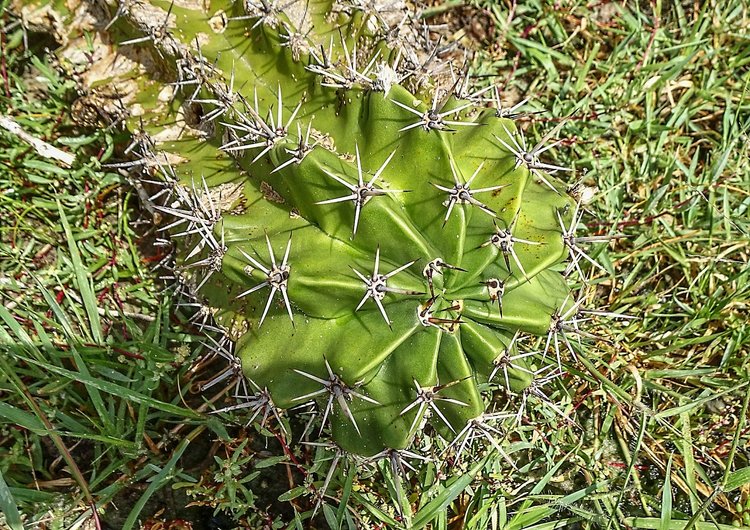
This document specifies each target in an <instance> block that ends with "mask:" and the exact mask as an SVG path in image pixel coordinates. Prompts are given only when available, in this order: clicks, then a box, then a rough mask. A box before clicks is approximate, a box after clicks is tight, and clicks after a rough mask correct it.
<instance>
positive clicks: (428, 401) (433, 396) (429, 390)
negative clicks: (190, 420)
mask: <svg viewBox="0 0 750 530" xmlns="http://www.w3.org/2000/svg"><path fill="white" fill-rule="evenodd" d="M459 382H460V381H453V382H451V383H447V384H444V385H437V386H427V387H423V386H421V385H420V384H419V382H418V381H417V380H416V379H414V386H415V387H416V389H417V398H416V399H415V400H414V401H412V402H411V403H410V404H409V405H407V406H406V407H405V408H404V409H403V410H402V411H401V412H400V413H399V416H403V415H404V414H406V413H407V412H409V411H410V410H411V409H413V408H414V407H419V408H418V409H417V414H416V416H414V421H412V422H411V427H409V433H414V432H415V429H416V427H417V425H418V424H419V421H420V420H422V418H423V416H424V414H425V413H426V412H427V411H428V410H429V411H430V412H434V413H435V414H437V415H438V417H439V418H440V419H441V420H442V421H443V423H445V425H447V426H448V428H449V429H450V430H451V432H453V433H454V434H455V433H456V430H455V429H454V428H453V425H451V424H450V422H449V421H448V419H447V418H446V417H445V415H444V414H443V412H442V411H441V410H440V408H439V407H438V406H437V404H436V403H435V402H436V401H443V402H445V403H452V404H453V405H458V406H460V407H468V406H469V405H468V404H466V403H464V402H463V401H459V400H457V399H453V398H449V397H445V396H440V395H438V393H439V392H441V391H443V390H445V389H447V388H450V387H452V386H453V385H455V384H457V383H459Z"/></svg>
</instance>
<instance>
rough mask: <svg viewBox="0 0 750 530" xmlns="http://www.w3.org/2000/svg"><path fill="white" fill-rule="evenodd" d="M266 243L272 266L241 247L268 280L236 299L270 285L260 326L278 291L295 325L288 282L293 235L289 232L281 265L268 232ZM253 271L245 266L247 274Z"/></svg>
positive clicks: (246, 256) (242, 251) (244, 254)
mask: <svg viewBox="0 0 750 530" xmlns="http://www.w3.org/2000/svg"><path fill="white" fill-rule="evenodd" d="M266 244H267V245H268V254H269V255H270V257H271V268H270V269H269V268H267V267H266V266H265V265H263V264H262V263H260V262H259V261H258V260H256V259H255V258H253V257H252V256H251V255H249V254H248V253H247V252H245V251H244V250H242V249H240V253H241V254H242V255H243V256H245V259H246V260H248V261H249V262H250V263H251V264H252V266H253V267H255V268H257V269H260V270H261V271H263V273H264V274H265V275H266V280H265V281H264V282H262V283H259V284H258V285H256V286H255V287H251V288H250V289H248V290H247V291H244V292H242V293H240V294H239V295H237V296H236V297H235V299H239V298H243V297H245V296H247V295H249V294H250V293H254V292H255V291H257V290H259V289H262V288H263V287H266V286H268V287H270V288H271V292H270V294H269V295H268V301H267V302H266V307H265V309H263V315H261V317H260V322H259V323H258V327H260V326H262V325H263V321H264V320H265V319H266V315H267V314H268V309H269V308H270V307H271V302H272V301H273V297H274V295H275V294H276V291H280V292H281V296H282V297H283V299H284V305H285V306H286V311H287V313H288V314H289V320H291V321H292V326H294V316H293V315H292V305H291V304H290V303H289V295H288V294H287V288H288V282H289V271H290V269H291V265H290V264H289V250H290V249H291V248H292V235H291V233H290V234H289V240H288V241H287V244H286V250H285V251H284V258H283V259H282V260H281V263H280V264H279V265H277V264H276V257H275V256H274V253H273V247H271V240H270V239H269V238H268V234H266ZM251 273H252V269H251V268H249V267H246V268H245V274H247V275H248V276H249V275H250V274H251Z"/></svg>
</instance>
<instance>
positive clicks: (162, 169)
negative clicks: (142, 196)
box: [140, 155, 182, 204]
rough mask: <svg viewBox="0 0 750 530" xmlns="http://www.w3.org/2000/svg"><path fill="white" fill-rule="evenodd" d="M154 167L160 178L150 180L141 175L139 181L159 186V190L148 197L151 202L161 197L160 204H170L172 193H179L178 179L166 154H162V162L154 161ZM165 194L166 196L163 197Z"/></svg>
mask: <svg viewBox="0 0 750 530" xmlns="http://www.w3.org/2000/svg"><path fill="white" fill-rule="evenodd" d="M154 159H155V157H154ZM156 168H157V170H158V171H159V173H161V179H159V180H152V179H147V178H143V177H141V179H140V183H148V184H153V185H155V186H159V187H161V189H160V190H159V191H157V192H156V193H154V194H153V195H150V196H149V197H148V201H149V202H150V203H151V204H155V203H156V201H157V200H159V199H161V202H162V204H170V203H171V202H172V197H173V195H174V194H178V195H180V192H181V189H180V181H179V179H178V178H177V174H176V173H175V170H174V168H173V167H172V165H171V164H170V163H169V160H168V159H167V156H166V155H164V163H161V162H156ZM165 195H166V197H164V196H165ZM162 197H163V198H162ZM180 197H182V195H180Z"/></svg>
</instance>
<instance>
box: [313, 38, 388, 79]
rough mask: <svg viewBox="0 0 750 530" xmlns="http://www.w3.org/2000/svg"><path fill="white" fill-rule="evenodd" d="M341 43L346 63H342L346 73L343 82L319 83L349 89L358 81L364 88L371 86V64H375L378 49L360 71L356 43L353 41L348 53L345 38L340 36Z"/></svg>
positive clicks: (378, 52) (378, 55) (378, 53)
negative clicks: (350, 50) (352, 47)
mask: <svg viewBox="0 0 750 530" xmlns="http://www.w3.org/2000/svg"><path fill="white" fill-rule="evenodd" d="M341 45H342V46H343V48H344V58H345V59H346V64H345V65H344V68H345V70H346V75H345V76H344V82H343V83H331V84H325V83H321V85H323V86H330V87H334V88H343V89H344V90H349V89H350V88H352V87H353V86H354V84H355V83H360V84H361V85H363V86H364V87H365V88H371V87H372V84H373V81H372V78H371V77H370V72H371V71H372V69H373V66H374V65H375V62H376V61H377V60H378V57H380V51H379V50H378V51H377V52H376V53H375V54H374V55H373V56H372V58H371V59H370V62H369V63H368V64H367V66H365V68H364V69H363V70H362V71H361V72H360V71H359V69H358V67H357V43H356V41H355V42H354V49H353V50H352V53H351V54H350V53H349V47H348V46H347V45H346V39H345V38H344V37H343V36H342V37H341Z"/></svg>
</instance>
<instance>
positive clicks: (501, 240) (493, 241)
mask: <svg viewBox="0 0 750 530" xmlns="http://www.w3.org/2000/svg"><path fill="white" fill-rule="evenodd" d="M520 213H521V210H520V209H519V210H518V211H517V212H516V215H515V216H513V220H512V221H511V222H510V224H509V225H508V227H507V228H499V227H498V226H497V223H496V222H495V220H494V219H493V220H492V224H493V225H495V233H494V234H492V235H491V236H490V239H489V240H488V241H486V242H485V243H483V244H482V245H480V246H481V247H486V246H488V245H494V246H495V247H497V249H498V250H499V251H500V252H501V253H502V255H503V261H504V262H505V267H506V268H507V269H508V272H510V273H511V274H512V273H513V270H512V269H511V268H510V259H509V257H508V255H510V257H511V258H513V262H514V263H515V264H516V266H517V267H518V270H520V271H521V274H523V277H524V278H526V280H527V281H528V279H529V276H528V275H527V274H526V270H525V269H524V268H523V264H522V263H521V260H520V259H518V254H517V253H516V250H515V248H514V244H515V243H521V244H524V245H541V244H542V243H541V242H539V241H530V240H528V239H521V238H519V237H515V236H514V235H513V230H514V228H515V226H516V222H518V217H519V215H520Z"/></svg>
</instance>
